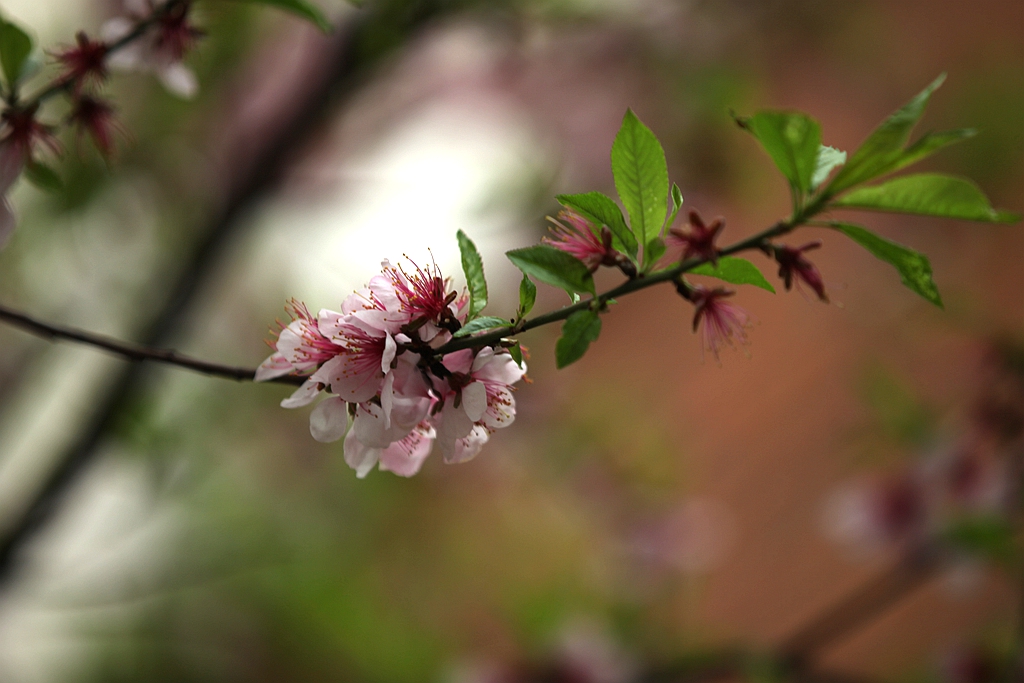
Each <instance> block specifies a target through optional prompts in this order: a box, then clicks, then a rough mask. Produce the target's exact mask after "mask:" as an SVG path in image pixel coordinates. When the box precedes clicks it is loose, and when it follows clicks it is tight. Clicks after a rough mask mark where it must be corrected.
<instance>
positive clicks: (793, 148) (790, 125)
mask: <svg viewBox="0 0 1024 683" xmlns="http://www.w3.org/2000/svg"><path fill="white" fill-rule="evenodd" d="M744 125H745V127H746V128H747V130H749V131H750V132H751V133H753V134H754V137H756V138H757V139H758V141H760V143H761V146H762V147H764V149H765V151H766V152H768V155H769V156H770V157H771V158H772V161H774V162H775V165H776V166H777V167H778V169H779V170H780V171H782V175H784V176H786V179H787V180H789V184H790V186H791V187H792V188H793V189H794V190H796V191H798V192H802V193H806V192H809V191H810V189H811V179H812V177H813V176H814V171H815V169H816V168H817V164H818V149H819V148H820V147H821V125H820V124H818V122H817V121H815V120H814V119H812V118H811V117H810V116H807V115H806V114H802V113H800V112H787V111H759V112H757V113H756V114H754V115H753V116H751V117H750V118H749V119H746V120H745V121H744Z"/></svg>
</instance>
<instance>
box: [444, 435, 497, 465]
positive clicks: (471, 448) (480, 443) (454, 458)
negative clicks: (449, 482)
mask: <svg viewBox="0 0 1024 683" xmlns="http://www.w3.org/2000/svg"><path fill="white" fill-rule="evenodd" d="M490 438H491V435H490V434H489V433H488V432H487V430H486V429H484V428H483V427H481V426H479V425H477V426H476V427H473V431H471V432H470V433H469V434H468V435H467V436H465V437H463V438H461V439H458V440H457V441H456V442H455V447H454V449H452V453H451V454H450V455H449V456H448V457H447V458H445V460H444V461H445V462H446V463H447V464H449V465H457V464H459V463H462V462H469V461H470V460H472V459H473V458H475V457H476V456H477V454H478V453H479V452H480V449H482V448H483V447H484V444H485V443H487V440H488V439H490Z"/></svg>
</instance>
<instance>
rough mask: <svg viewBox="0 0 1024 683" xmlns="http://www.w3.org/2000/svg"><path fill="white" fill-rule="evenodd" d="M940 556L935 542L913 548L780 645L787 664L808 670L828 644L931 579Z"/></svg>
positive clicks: (793, 667) (938, 564) (790, 668)
mask: <svg viewBox="0 0 1024 683" xmlns="http://www.w3.org/2000/svg"><path fill="white" fill-rule="evenodd" d="M940 560H941V555H940V552H939V550H938V549H937V548H934V547H932V546H921V547H919V548H915V549H912V550H910V551H909V552H908V553H907V554H906V555H905V556H904V557H903V558H901V559H900V561H899V562H898V563H897V564H896V565H894V566H893V567H892V568H890V569H889V570H888V571H886V572H885V573H884V574H882V575H880V576H876V577H874V578H872V579H871V580H870V581H868V582H867V583H865V584H864V585H862V586H861V587H860V588H858V589H856V590H855V591H854V592H853V593H851V594H849V595H848V596H846V597H845V598H843V599H841V600H840V601H839V602H837V603H835V604H834V605H832V606H831V607H828V608H826V609H825V610H824V611H823V612H822V613H821V614H819V615H818V616H817V617H814V618H813V619H811V620H810V621H809V622H808V623H806V624H805V625H804V626H803V627H801V628H800V629H798V630H797V631H796V633H794V634H793V635H791V636H790V637H789V638H787V639H786V640H785V641H783V643H782V645H780V646H779V649H778V651H779V652H780V653H781V655H782V659H783V662H784V663H785V665H786V668H787V669H789V670H791V671H802V670H805V669H806V668H807V666H808V664H809V663H810V662H811V660H812V659H813V658H814V657H815V656H816V655H818V654H820V653H821V652H822V651H823V650H825V649H826V648H827V647H829V646H830V645H832V644H834V643H835V642H837V641H838V640H840V639H841V638H843V637H844V636H846V635H849V634H850V633H851V632H852V631H853V630H854V629H856V628H857V627H859V626H862V625H863V624H864V623H865V622H867V621H868V620H870V619H872V618H874V617H876V616H878V615H879V614H880V613H881V612H883V611H884V610H886V609H887V608H889V607H891V606H892V605H893V604H895V603H896V602H898V601H899V600H901V599H902V598H904V597H905V596H906V595H907V594H908V593H910V592H911V591H913V590H915V589H917V588H919V587H920V586H922V585H924V584H925V583H926V582H927V581H929V580H930V579H931V578H932V577H933V576H934V574H935V572H936V570H937V569H938V568H939V566H940Z"/></svg>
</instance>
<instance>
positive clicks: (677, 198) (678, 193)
mask: <svg viewBox="0 0 1024 683" xmlns="http://www.w3.org/2000/svg"><path fill="white" fill-rule="evenodd" d="M682 205H683V192H682V190H680V189H679V186H678V185H676V184H675V183H672V211H674V212H677V213H678V212H679V208H680V207H681V206H682Z"/></svg>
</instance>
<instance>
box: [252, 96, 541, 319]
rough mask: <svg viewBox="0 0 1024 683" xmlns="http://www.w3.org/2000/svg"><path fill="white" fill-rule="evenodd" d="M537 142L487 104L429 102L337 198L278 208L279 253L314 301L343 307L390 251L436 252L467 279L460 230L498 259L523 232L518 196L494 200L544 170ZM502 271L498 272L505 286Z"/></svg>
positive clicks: (423, 257) (361, 164)
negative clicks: (519, 178)
mask: <svg viewBox="0 0 1024 683" xmlns="http://www.w3.org/2000/svg"><path fill="white" fill-rule="evenodd" d="M474 104H480V103H474ZM535 147H536V146H535V144H534V143H533V141H532V140H531V139H530V138H529V136H528V132H527V130H526V129H525V127H524V126H522V125H520V124H518V123H517V122H514V121H511V120H510V119H509V118H508V117H507V115H505V116H502V115H501V114H500V112H499V111H498V110H496V109H494V108H491V107H488V106H487V105H486V103H484V104H483V105H482V106H477V107H475V108H474V109H473V110H472V111H469V110H468V109H467V108H466V107H465V106H461V107H457V106H453V105H451V104H444V105H437V106H432V107H429V108H427V109H426V110H424V111H423V112H421V113H420V114H418V115H416V116H415V117H413V118H411V119H410V120H409V121H408V122H407V123H406V124H405V125H404V126H402V127H400V128H399V129H397V130H396V132H395V133H394V134H393V135H391V136H389V137H388V138H387V139H386V140H384V141H383V142H382V143H381V144H380V145H379V146H378V147H377V148H376V149H374V150H372V152H371V153H370V154H368V155H367V156H365V157H363V158H360V159H355V160H353V161H350V162H348V163H346V164H345V165H344V166H343V167H342V168H341V169H340V170H339V175H340V178H341V181H340V182H339V190H338V195H337V200H336V201H327V202H320V203H317V204H315V205H313V206H310V205H308V204H307V205H302V204H299V203H296V202H294V201H285V202H282V203H281V204H278V205H277V206H275V207H273V208H272V209H270V210H269V211H268V213H267V214H266V215H265V220H266V224H265V225H266V230H267V232H268V233H269V234H268V236H267V240H268V242H269V244H268V251H269V254H270V256H269V258H271V259H273V260H275V261H278V262H284V261H287V262H288V263H289V272H288V273H287V278H288V281H286V284H287V285H288V286H289V288H290V291H293V292H296V293H298V294H300V295H301V296H303V297H307V300H308V301H309V302H310V305H312V306H318V305H323V306H328V307H329V306H331V305H335V306H336V305H338V304H339V303H340V301H341V299H342V298H344V296H345V295H347V294H348V293H349V292H351V291H352V290H354V289H356V288H358V287H361V286H362V285H363V284H364V283H365V282H366V281H367V280H368V279H369V278H370V277H372V276H373V275H375V274H377V273H378V272H379V271H380V261H381V260H382V259H384V258H388V259H390V260H391V261H393V262H395V261H398V260H399V259H401V258H402V256H403V255H408V256H409V257H411V258H412V259H414V260H415V261H417V262H418V263H421V264H423V263H426V262H429V261H430V259H431V255H433V258H434V259H435V260H436V262H437V264H438V265H439V266H440V267H441V269H442V270H443V272H444V273H445V274H448V275H452V276H454V277H455V279H456V282H460V283H461V265H460V260H459V251H458V244H457V242H456V240H455V233H456V231H457V230H459V229H462V230H464V231H465V232H466V234H468V235H469V236H470V237H471V238H472V239H473V240H474V241H475V242H476V244H477V247H478V248H479V249H480V251H481V253H483V254H484V258H485V260H486V261H488V262H490V261H492V260H494V258H495V257H496V256H497V255H500V254H502V253H503V252H504V251H505V250H507V249H510V248H512V247H514V246H517V245H518V243H519V242H520V241H521V240H522V233H521V232H520V230H519V229H517V228H516V224H517V222H521V219H520V218H519V216H517V215H516V214H515V212H513V211H512V210H511V208H507V207H510V206H511V205H512V204H513V202H507V201H506V202H501V203H500V206H491V207H486V205H487V204H488V199H489V198H491V197H493V195H494V193H495V192H497V190H498V188H499V187H502V186H507V184H508V180H509V178H510V177H515V176H516V175H517V174H525V173H530V172H533V171H534V169H536V167H537V164H536V162H533V163H528V162H527V160H528V159H531V158H532V159H536V158H537V157H539V156H541V153H540V152H539V150H537V149H536V148H535ZM508 270H509V273H506V275H511V274H512V273H511V268H509V269H508ZM502 272H503V271H502V269H500V268H491V269H489V270H488V275H489V276H492V275H493V276H494V277H495V287H497V285H498V281H497V278H500V277H501V276H502ZM314 301H316V302H319V303H317V304H314V303H313V302H314Z"/></svg>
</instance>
